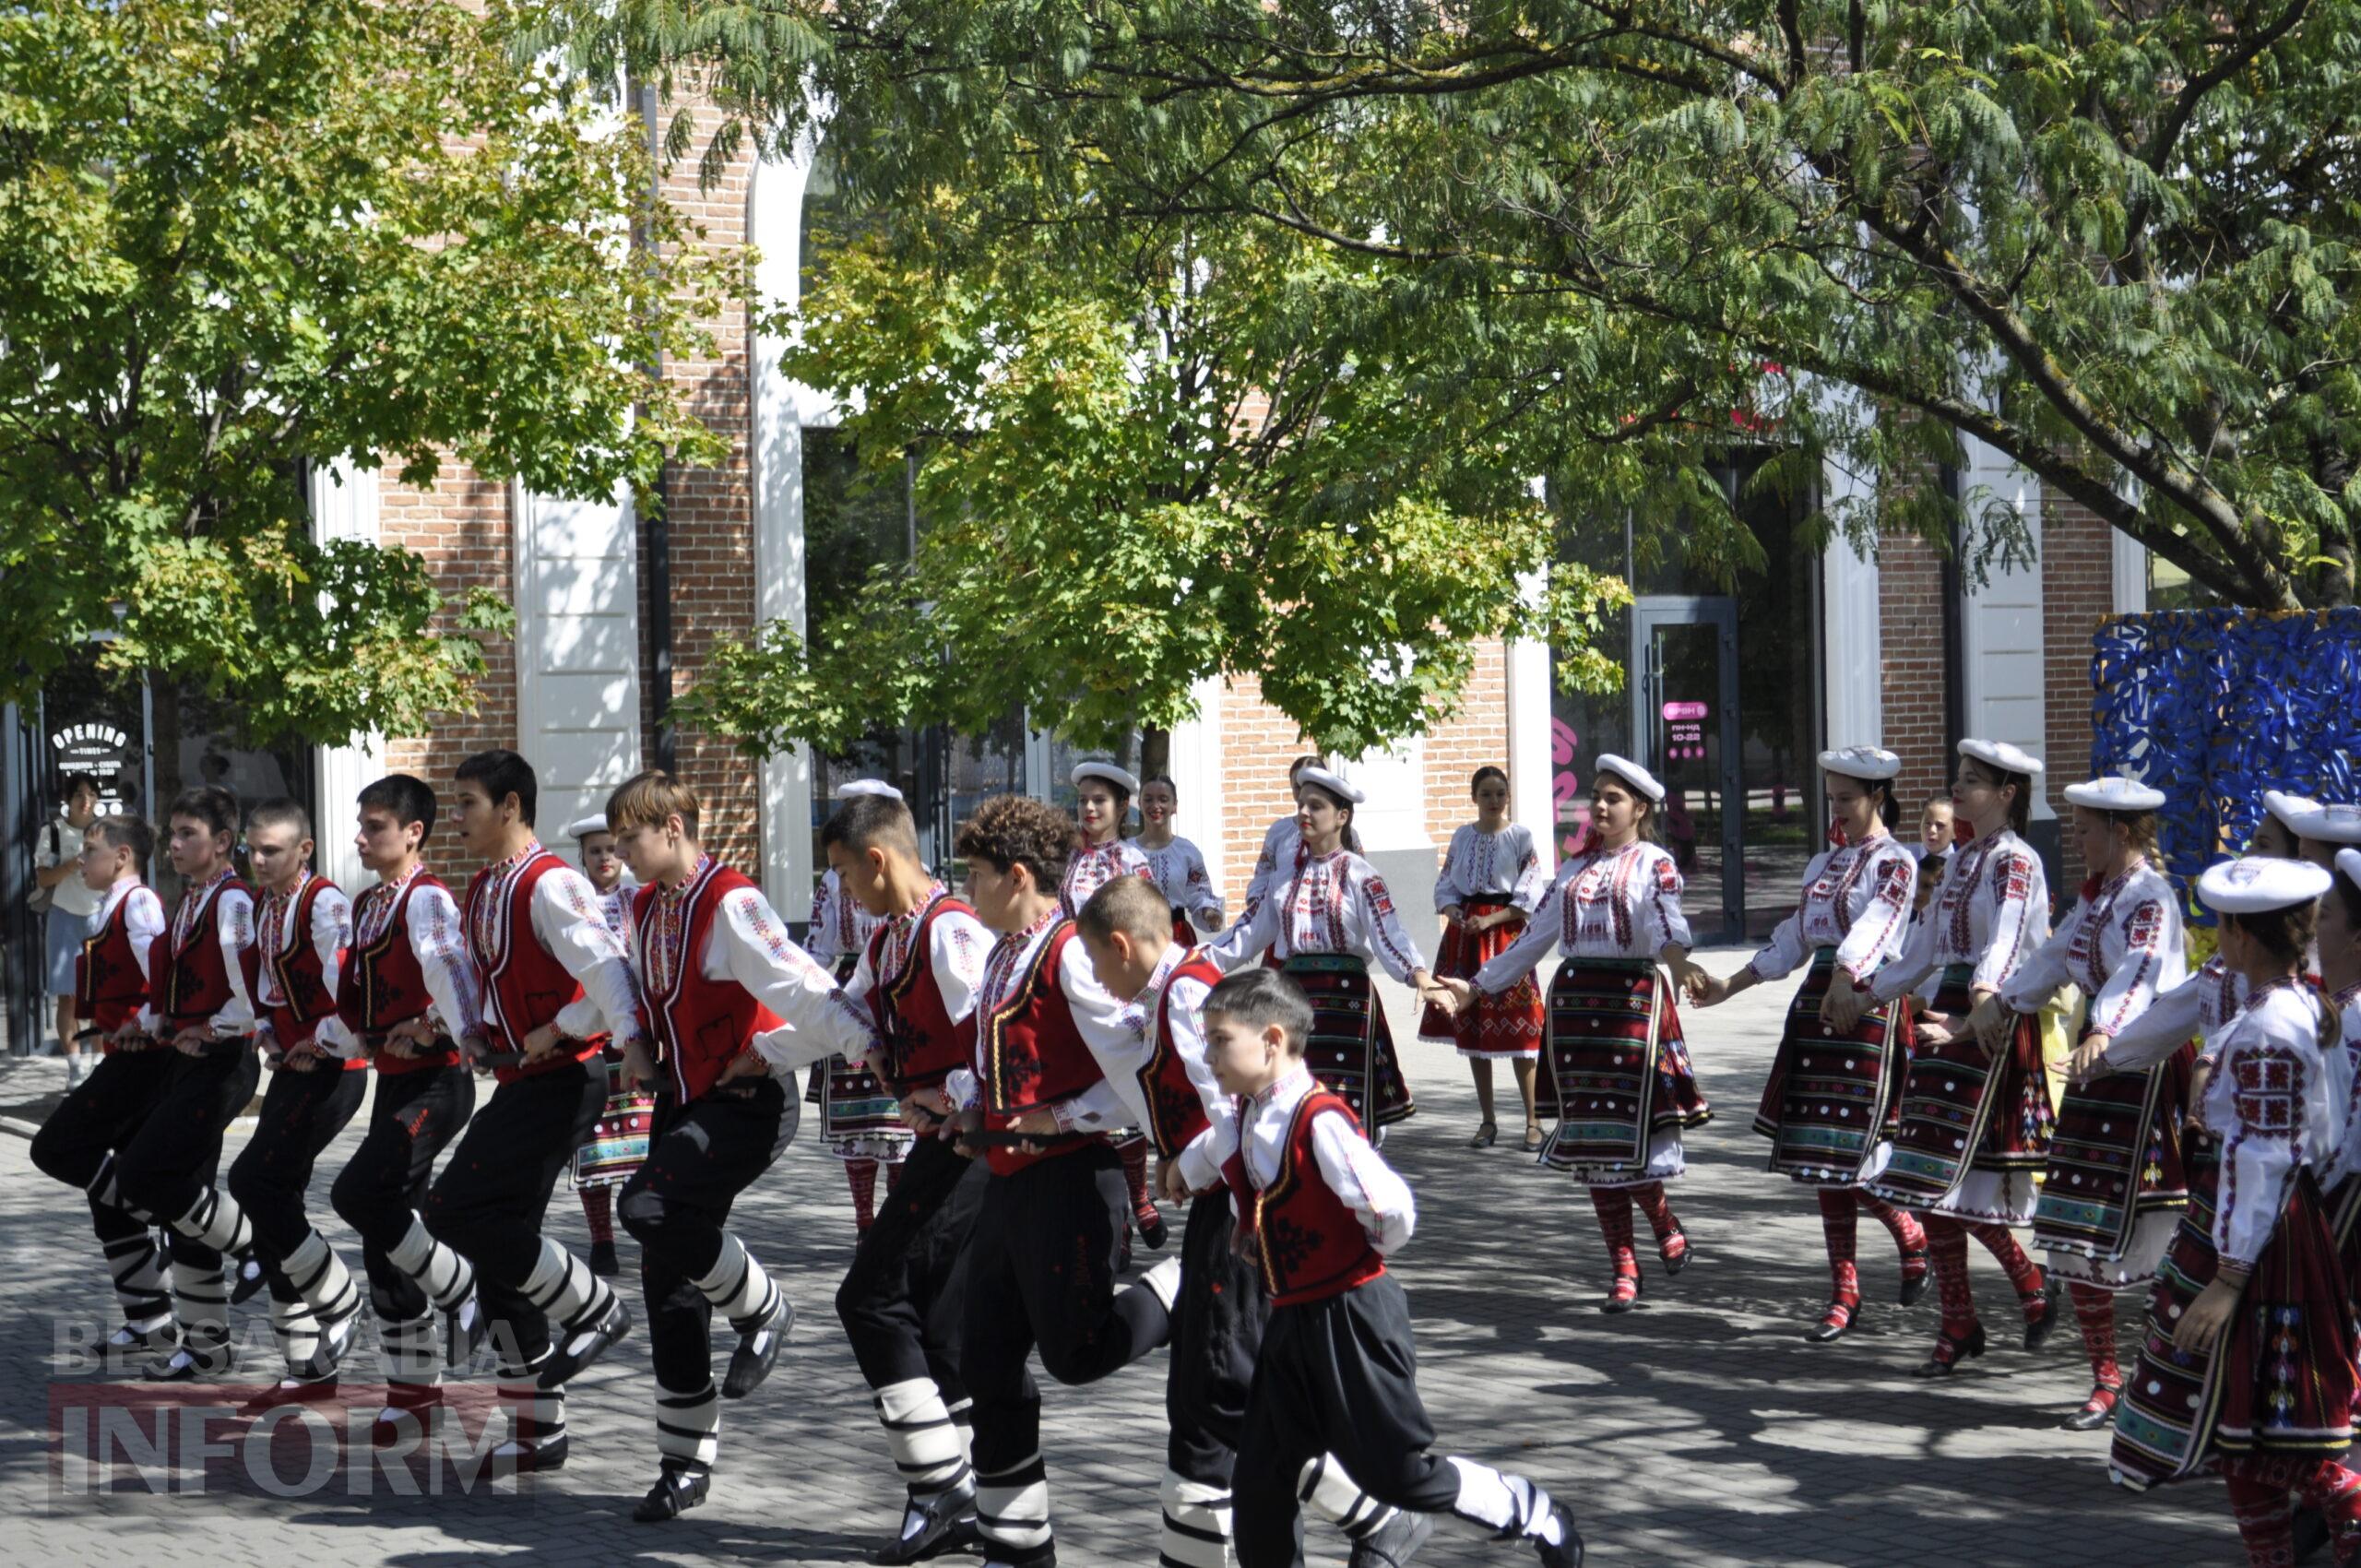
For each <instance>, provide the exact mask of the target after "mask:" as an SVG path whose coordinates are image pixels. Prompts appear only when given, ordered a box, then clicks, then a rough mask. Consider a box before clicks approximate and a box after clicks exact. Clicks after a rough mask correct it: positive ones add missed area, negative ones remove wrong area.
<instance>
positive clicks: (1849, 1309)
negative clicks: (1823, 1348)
mask: <svg viewBox="0 0 2361 1568" xmlns="http://www.w3.org/2000/svg"><path fill="white" fill-rule="evenodd" d="M1860 1322H1861V1308H1860V1306H1859V1304H1858V1303H1856V1304H1854V1305H1851V1306H1847V1305H1846V1304H1845V1303H1844V1302H1843V1301H1831V1302H1829V1303H1828V1305H1827V1307H1826V1309H1825V1310H1823V1311H1822V1312H1821V1314H1820V1321H1819V1322H1818V1323H1816V1324H1812V1325H1811V1326H1810V1327H1809V1328H1807V1329H1805V1330H1804V1342H1805V1343H1806V1344H1809V1345H1827V1344H1830V1343H1833V1341H1835V1340H1839V1339H1842V1338H1844V1337H1845V1336H1846V1335H1847V1334H1850V1333H1851V1332H1853V1330H1854V1329H1855V1328H1857V1327H1858V1326H1859V1325H1860Z"/></svg>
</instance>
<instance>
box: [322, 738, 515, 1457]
mask: <svg viewBox="0 0 2361 1568" xmlns="http://www.w3.org/2000/svg"><path fill="white" fill-rule="evenodd" d="M356 803H357V806H358V828H357V831H356V832H355V833H354V835H353V840H352V844H353V849H355V851H357V852H358V853H359V855H360V857H361V863H362V865H364V866H366V867H367V868H368V869H369V870H370V871H372V872H374V873H376V877H377V881H376V883H375V884H374V885H373V886H371V887H369V888H367V889H365V890H364V891H363V892H362V895H361V897H359V898H358V899H357V900H355V901H354V904H353V907H352V942H351V945H350V946H349V947H348V948H347V949H346V950H345V960H344V971H343V976H342V978H341V980H339V981H338V987H337V998H336V1009H337V1017H338V1021H339V1022H340V1023H341V1024H342V1025H343V1028H342V1030H341V1031H340V1035H341V1038H342V1039H343V1040H344V1041H345V1042H347V1043H348V1044H349V1046H350V1049H351V1050H352V1051H354V1052H356V1059H357V1060H361V1061H365V1062H367V1063H369V1064H370V1065H371V1067H372V1068H374V1071H375V1074H376V1080H377V1081H376V1093H375V1095H374V1098H373V1099H371V1101H370V1106H369V1125H368V1129H367V1131H366V1132H364V1133H363V1134H362V1138H361V1146H360V1147H359V1148H357V1149H355V1150H354V1151H353V1153H352V1158H350V1159H349V1160H347V1161H346V1162H345V1167H344V1169H343V1170H341V1171H339V1172H338V1175H337V1179H336V1183H335V1185H334V1186H332V1187H331V1188H329V1190H328V1201H329V1203H330V1204H332V1205H334V1206H335V1208H336V1212H337V1214H338V1217H339V1218H342V1219H343V1221H344V1222H345V1223H346V1224H347V1225H350V1226H351V1227H352V1229H353V1231H354V1233H355V1234H357V1235H358V1236H359V1237H360V1238H361V1263H362V1268H363V1269H364V1270H365V1271H366V1272H367V1274H368V1276H369V1304H370V1306H371V1308H372V1309H373V1310H374V1311H375V1313H376V1314H377V1327H378V1336H379V1339H380V1341H381V1343H382V1344H383V1345H384V1347H385V1355H386V1399H387V1404H386V1408H384V1409H383V1410H382V1411H380V1412H379V1413H378V1416H377V1420H376V1427H375V1431H374V1440H375V1441H376V1442H378V1443H381V1444H382V1443H392V1442H394V1441H397V1439H398V1438H399V1437H400V1436H401V1435H402V1433H403V1429H404V1427H405V1426H406V1425H408V1426H414V1425H416V1424H417V1423H419V1422H420V1421H421V1420H423V1414H422V1413H423V1412H424V1411H425V1410H426V1409H427V1408H429V1407H430V1406H432V1405H433V1403H434V1402H435V1401H436V1400H437V1399H438V1398H439V1397H440V1396H441V1390H440V1384H439V1379H440V1376H441V1372H442V1368H443V1367H444V1365H445V1363H447V1364H448V1365H449V1366H450V1367H451V1368H452V1370H454V1371H456V1370H457V1368H458V1366H459V1364H460V1362H462V1361H463V1360H466V1359H467V1357H468V1356H469V1354H470V1353H471V1352H472V1351H473V1350H474V1348H475V1347H476V1345H477V1344H478V1343H479V1342H480V1341H481V1339H482V1337H483V1329H484V1320H483V1314H482V1313H481V1309H480V1306H479V1303H478V1302H477V1301H476V1296H475V1289H476V1274H475V1266H474V1265H472V1264H470V1263H469V1262H468V1261H467V1260H466V1259H465V1258H463V1257H461V1256H459V1254H458V1253H456V1252H454V1251H452V1250H451V1248H450V1247H449V1246H448V1245H446V1244H445V1243H444V1242H441V1241H436V1240H435V1239H434V1238H433V1236H431V1235H430V1234H428V1232H427V1229H426V1222H425V1221H424V1220H423V1219H422V1218H420V1216H419V1212H418V1211H419V1207H420V1206H421V1205H422V1204H423V1203H425V1201H426V1194H427V1189H428V1186H429V1184H430V1183H431V1182H433V1178H434V1160H435V1158H436V1156H438V1155H440V1154H441V1153H442V1152H443V1150H444V1148H445V1146H447V1145H448V1144H449V1143H450V1142H451V1140H452V1139H453V1138H456V1137H457V1136H458V1134H459V1129H460V1128H461V1127H463V1126H465V1125H466V1124H467V1120H468V1115H469V1112H470V1111H473V1110H474V1109H475V1103H476V1080H475V1075H474V1074H473V1073H472V1072H470V1071H469V1067H468V1064H467V1063H466V1062H465V1061H464V1060H463V1059H462V1058H463V1055H464V1052H465V1051H466V1049H467V1047H468V1046H469V1043H470V1042H472V1043H474V1044H476V1045H479V1046H480V1045H481V1043H482V1039H483V1021H482V1013H481V1003H480V997H481V982H480V981H479V980H478V979H477V977H476V972H475V966H474V964H473V963H472V962H471V961H470V960H469V957H468V949H467V938H466V935H465V932H464V930H463V928H462V925H461V923H460V919H459V906H458V903H457V900H455V899H454V898H453V897H451V890H450V889H449V888H448V887H446V886H445V885H443V882H442V880H441V879H440V878H438V877H437V876H435V874H434V873H433V872H430V871H428V870H427V869H426V864H425V861H424V858H423V857H424V853H425V849H426V839H427V836H428V835H429V834H431V833H432V832H433V830H434V816H435V807H434V791H433V790H432V789H430V788H428V787H427V785H426V783H425V781H424V780H422V779H419V778H411V777H410V776H409V774H407V773H391V774H387V775H386V777H385V778H380V779H378V780H377V781H376V782H375V783H374V784H371V785H369V786H368V787H367V788H365V789H363V790H362V791H361V794H360V797H359V799H358V801H357V802H356ZM437 1314H440V1315H441V1317H442V1318H443V1321H444V1324H445V1329H444V1332H443V1333H442V1334H441V1335H439V1336H438V1335H437V1333H436V1330H435V1318H436V1316H437Z"/></svg>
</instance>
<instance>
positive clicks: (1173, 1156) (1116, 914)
mask: <svg viewBox="0 0 2361 1568" xmlns="http://www.w3.org/2000/svg"><path fill="white" fill-rule="evenodd" d="M1074 923H1075V925H1076V927H1077V929H1078V930H1079V932H1080V933H1081V938H1082V944H1083V946H1084V949H1085V950H1086V952H1088V954H1089V955H1090V963H1091V968H1093V969H1094V970H1095V971H1096V972H1097V976H1098V980H1099V983H1100V984H1102V985H1104V986H1105V987H1106V988H1107V989H1108V991H1109V992H1111V993H1112V994H1114V995H1115V996H1117V997H1119V998H1124V999H1127V1000H1128V1002H1129V1004H1130V1007H1131V1016H1132V1017H1133V1021H1134V1023H1135V1026H1136V1027H1137V1028H1139V1029H1140V1030H1141V1031H1142V1033H1143V1035H1144V1037H1145V1039H1147V1041H1148V1043H1149V1051H1148V1057H1147V1060H1146V1062H1145V1063H1144V1064H1142V1066H1141V1067H1140V1069H1139V1084H1140V1093H1141V1098H1142V1099H1143V1100H1144V1102H1145V1106H1146V1109H1147V1112H1148V1121H1147V1123H1146V1128H1147V1133H1148V1135H1149V1136H1150V1137H1151V1138H1153V1139H1154V1140H1155V1143H1156V1150H1157V1156H1158V1157H1159V1158H1160V1159H1161V1161H1162V1163H1161V1164H1160V1165H1159V1167H1158V1169H1157V1184H1158V1186H1159V1187H1160V1188H1161V1189H1162V1191H1163V1193H1164V1195H1165V1196H1166V1197H1168V1198H1169V1199H1171V1200H1172V1201H1173V1202H1174V1203H1184V1204H1187V1205H1188V1206H1189V1224H1188V1229H1186V1230H1185V1231H1184V1232H1183V1233H1182V1243H1181V1244H1182V1252H1181V1294H1180V1296H1179V1297H1178V1298H1177V1299H1176V1300H1175V1301H1174V1302H1173V1304H1172V1360H1171V1363H1170V1366H1169V1375H1168V1376H1167V1378H1166V1380H1165V1389H1164V1408H1165V1413H1166V1415H1167V1417H1168V1418H1169V1420H1170V1422H1171V1427H1172V1431H1171V1438H1170V1441H1169V1444H1168V1445H1167V1448H1166V1453H1165V1470H1164V1481H1163V1484H1162V1486H1161V1487H1160V1489H1159V1491H1160V1492H1161V1494H1162V1501H1163V1504H1164V1526H1163V1534H1162V1536H1161V1538H1159V1540H1158V1542H1157V1551H1158V1561H1159V1562H1164V1563H1168V1564H1170V1565H1171V1568H1222V1565H1223V1564H1224V1563H1226V1562H1229V1561H1230V1555H1229V1541H1230V1505H1229V1498H1230V1481H1231V1473H1232V1470H1233V1468H1234V1467H1235V1465H1236V1463H1237V1459H1238V1437H1239V1431H1240V1427H1241V1426H1242V1424H1243V1423H1244V1420H1245V1417H1246V1393H1247V1388H1248V1385H1249V1384H1251V1383H1252V1381H1253V1376H1254V1358H1255V1354H1256V1352H1257V1350H1258V1349H1259V1348H1260V1347H1261V1345H1262V1342H1263V1324H1264V1318H1265V1317H1267V1316H1268V1315H1269V1313H1270V1302H1269V1301H1268V1299H1267V1298H1266V1297H1265V1296H1264V1291H1263V1277H1262V1274H1261V1272H1260V1271H1259V1270H1258V1269H1257V1268H1256V1267H1255V1266H1254V1265H1253V1264H1252V1263H1250V1262H1248V1261H1247V1260H1245V1259H1244V1258H1242V1257H1240V1255H1239V1253H1238V1251H1237V1249H1236V1248H1234V1247H1233V1246H1232V1245H1231V1242H1230V1238H1231V1235H1232V1233H1233V1232H1232V1226H1231V1211H1230V1193H1229V1189H1228V1186H1227V1185H1225V1184H1224V1182H1223V1180H1222V1171H1221V1153H1220V1150H1221V1149H1222V1147H1223V1140H1224V1139H1225V1138H1228V1140H1229V1143H1230V1146H1235V1143H1236V1127H1235V1123H1236V1120H1237V1109H1236V1106H1235V1104H1234V1103H1233V1102H1232V1100H1231V1099H1230V1097H1229V1096H1228V1095H1227V1094H1225V1093H1223V1092H1222V1089H1221V1086H1220V1085H1219V1084H1217V1083H1216V1081H1215V1079H1214V1071H1213V1065H1212V1063H1210V1061H1208V1060H1207V1057H1206V1052H1205V1035H1204V1018H1203V1016H1201V1013H1200V1009H1201V1008H1202V1007H1203V1006H1204V1000H1205V997H1206V995H1207V994H1208V993H1209V992H1211V991H1212V990H1213V988H1214V986H1215V985H1216V984H1218V983H1219V982H1220V980H1221V970H1220V969H1219V968H1217V967H1216V965H1215V964H1214V962H1213V960H1212V959H1210V958H1209V957H1207V956H1206V955H1205V952H1204V949H1203V948H1202V947H1183V946H1182V945H1181V944H1179V943H1177V942H1175V941H1173V940H1172V937H1171V924H1170V919H1169V902H1168V901H1167V895H1166V894H1165V893H1164V892H1163V891H1162V890H1161V889H1159V888H1158V887H1157V885H1156V884H1155V883H1153V882H1151V881H1149V880H1148V879H1147V878H1145V877H1118V878H1116V879H1115V880H1114V881H1112V882H1109V883H1108V884H1107V885H1104V886H1103V887H1101V888H1099V890H1098V891H1097V893H1095V894H1093V895H1092V896H1091V897H1090V901H1089V902H1088V903H1086V904H1085V905H1084V906H1083V909H1082V914H1081V915H1080V917H1079V918H1078V919H1077V920H1076V921H1075V922H1074ZM1297 1495H1298V1496H1299V1498H1300V1499H1301V1500H1302V1501H1303V1502H1304V1503H1306V1504H1308V1505H1309V1506H1310V1507H1311V1509H1312V1510H1313V1511H1314V1512H1316V1513H1318V1514H1320V1515H1323V1517H1325V1518H1328V1519H1330V1520H1332V1521H1334V1522H1335V1523H1336V1524H1338V1525H1340V1526H1343V1528H1344V1530H1345V1533H1346V1534H1347V1536H1348V1537H1350V1538H1352V1542H1353V1551H1352V1563H1353V1568H1394V1565H1396V1564H1400V1563H1404V1562H1408V1561H1409V1559H1410V1555H1411V1554H1412V1553H1413V1552H1415V1551H1416V1550H1418V1545H1419V1543H1420V1542H1422V1541H1424V1540H1425V1539H1426V1538H1427V1536H1428V1534H1429V1532H1430V1530H1431V1529H1432V1527H1433V1526H1431V1525H1430V1523H1429V1522H1428V1520H1427V1518H1426V1516H1425V1515H1420V1514H1405V1513H1403V1512H1401V1511H1399V1510H1398V1509H1394V1508H1389V1507H1387V1506H1386V1505H1385V1504H1383V1503H1379V1502H1378V1501H1377V1500H1376V1499H1374V1498H1372V1497H1370V1495H1369V1494H1368V1493H1367V1492H1364V1491H1361V1490H1360V1488H1359V1487H1358V1485H1356V1484H1355V1483H1354V1481H1353V1479H1352V1478H1351V1477H1350V1476H1348V1475H1347V1474H1346V1473H1345V1467H1344V1466H1343V1464H1342V1463H1341V1462H1340V1461H1338V1460H1337V1459H1336V1458H1335V1456H1334V1455H1324V1454H1323V1455H1317V1456H1315V1457H1313V1458H1311V1459H1307V1460H1306V1461H1305V1462H1304V1465H1303V1469H1302V1473H1301V1475H1300V1476H1299V1478H1298V1485H1297Z"/></svg>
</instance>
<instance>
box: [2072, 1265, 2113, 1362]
mask: <svg viewBox="0 0 2361 1568" xmlns="http://www.w3.org/2000/svg"><path fill="white" fill-rule="evenodd" d="M2066 1294H2067V1295H2068V1296H2069V1297H2070V1298H2072V1300H2073V1302H2074V1316H2075V1318H2076V1320H2077V1321H2078V1322H2080V1323H2081V1324H2082V1348H2084V1349H2086V1350H2088V1351H2089V1352H2090V1353H2091V1382H2092V1383H2093V1384H2096V1385H2098V1386H2101V1387H2106V1388H2121V1387H2122V1386H2123V1369H2122V1368H2120V1367H2118V1366H2117V1365H2116V1361H2115V1298H2114V1297H2113V1296H2111V1295H2109V1294H2107V1293H2106V1291H2104V1290H2102V1289H2099V1288H2098V1287H2097V1286H2095V1285H2085V1284H2083V1283H2082V1281H2081V1280H2079V1279H2070V1280H2068V1281H2067V1283H2066Z"/></svg>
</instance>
